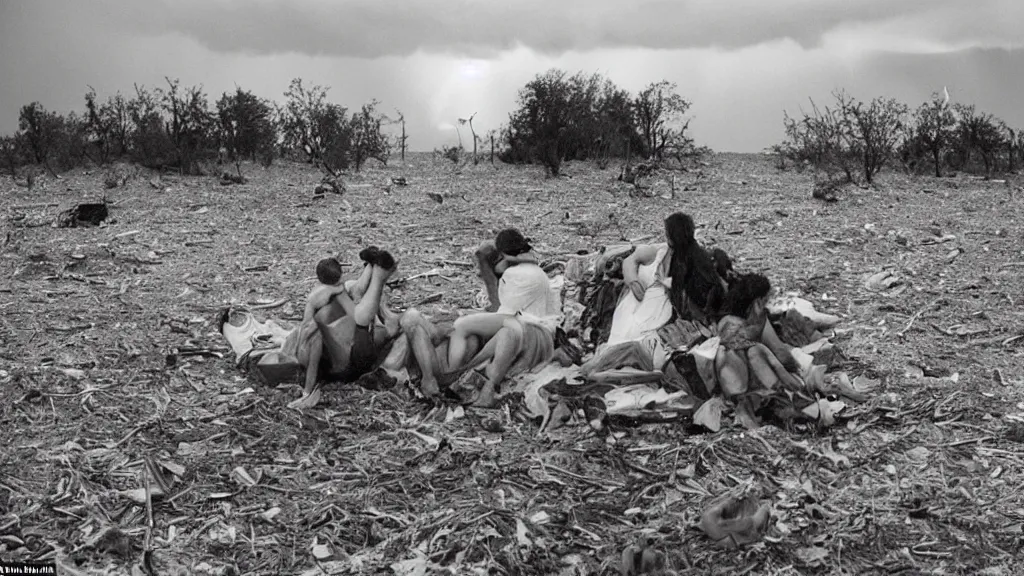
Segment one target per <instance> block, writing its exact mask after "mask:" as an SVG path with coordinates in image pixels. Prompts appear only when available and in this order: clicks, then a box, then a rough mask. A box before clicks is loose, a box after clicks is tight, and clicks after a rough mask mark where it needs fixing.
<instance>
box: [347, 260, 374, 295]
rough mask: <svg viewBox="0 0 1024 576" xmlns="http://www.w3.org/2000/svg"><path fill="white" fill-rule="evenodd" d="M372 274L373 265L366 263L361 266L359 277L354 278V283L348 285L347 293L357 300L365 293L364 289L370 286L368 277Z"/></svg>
mask: <svg viewBox="0 0 1024 576" xmlns="http://www.w3.org/2000/svg"><path fill="white" fill-rule="evenodd" d="M372 276H373V266H370V265H367V266H364V267H363V271H362V272H360V273H359V277H358V278H356V281H355V283H354V284H352V286H351V287H349V290H348V293H349V294H350V295H351V296H352V299H353V300H355V301H356V302H358V301H359V300H361V299H362V298H363V295H364V294H366V291H367V290H368V289H369V288H370V278H371V277H372Z"/></svg>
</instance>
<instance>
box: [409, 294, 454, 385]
mask: <svg viewBox="0 0 1024 576" xmlns="http://www.w3.org/2000/svg"><path fill="white" fill-rule="evenodd" d="M401 327H402V330H403V331H405V333H406V334H407V335H408V336H409V343H410V347H411V348H412V355H413V358H415V359H416V363H417V365H418V366H419V367H420V372H421V373H422V379H421V380H420V391H421V392H423V394H424V395H425V396H435V395H437V393H438V392H440V390H439V388H438V386H437V374H438V369H439V368H440V369H441V370H445V368H446V367H445V366H443V365H442V363H440V362H439V361H440V360H447V358H439V356H440V355H439V354H438V353H437V346H436V341H437V340H438V330H437V328H436V327H435V326H434V325H433V324H431V323H430V322H429V321H428V320H427V319H426V318H424V317H423V315H422V314H420V312H419V310H416V309H410V310H407V311H406V312H405V314H403V315H402V319H401ZM443 364H447V361H445V362H443Z"/></svg>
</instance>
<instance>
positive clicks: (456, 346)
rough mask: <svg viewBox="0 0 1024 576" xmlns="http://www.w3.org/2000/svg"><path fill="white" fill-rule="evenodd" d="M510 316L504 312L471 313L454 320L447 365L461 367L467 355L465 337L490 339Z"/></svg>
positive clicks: (455, 367) (454, 367)
mask: <svg viewBox="0 0 1024 576" xmlns="http://www.w3.org/2000/svg"><path fill="white" fill-rule="evenodd" d="M509 318H511V317H510V316H507V315H505V314H493V313H483V314H471V315H469V316H463V317H462V318H459V319H458V320H456V321H455V331H454V332H453V333H452V336H451V340H450V342H449V343H448V365H449V366H451V367H452V368H453V369H457V368H461V367H462V363H463V362H464V361H465V360H466V356H467V350H466V349H467V339H468V338H469V337H470V336H477V337H479V338H480V339H481V340H483V341H487V340H490V339H491V338H493V337H494V335H495V334H497V333H498V331H499V330H501V327H502V326H503V325H504V323H505V320H507V319H509Z"/></svg>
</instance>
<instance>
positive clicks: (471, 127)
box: [455, 112, 480, 165]
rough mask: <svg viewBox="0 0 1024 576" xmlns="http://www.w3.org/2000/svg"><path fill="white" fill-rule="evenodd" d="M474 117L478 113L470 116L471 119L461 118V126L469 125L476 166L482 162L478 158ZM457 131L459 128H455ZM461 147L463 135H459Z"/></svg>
mask: <svg viewBox="0 0 1024 576" xmlns="http://www.w3.org/2000/svg"><path fill="white" fill-rule="evenodd" d="M474 116H476V112H473V114H471V115H470V116H469V118H459V124H460V125H463V126H464V125H466V124H469V132H470V134H472V135H473V164H474V165H475V164H477V163H478V162H479V161H480V160H479V158H477V156H476V150H477V148H476V143H477V136H476V130H474V129H473V117H474ZM455 131H456V132H458V127H456V128H455ZM459 146H462V135H461V134H460V135H459Z"/></svg>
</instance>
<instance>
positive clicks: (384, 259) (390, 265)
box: [376, 250, 398, 276]
mask: <svg viewBox="0 0 1024 576" xmlns="http://www.w3.org/2000/svg"><path fill="white" fill-rule="evenodd" d="M376 266H377V267H378V268H380V269H381V270H384V271H385V272H387V275H388V276H391V275H392V274H394V273H395V270H397V269H398V262H397V261H396V260H395V257H394V256H392V255H391V252H388V251H387V250H381V251H380V253H379V254H377V263H376Z"/></svg>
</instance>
